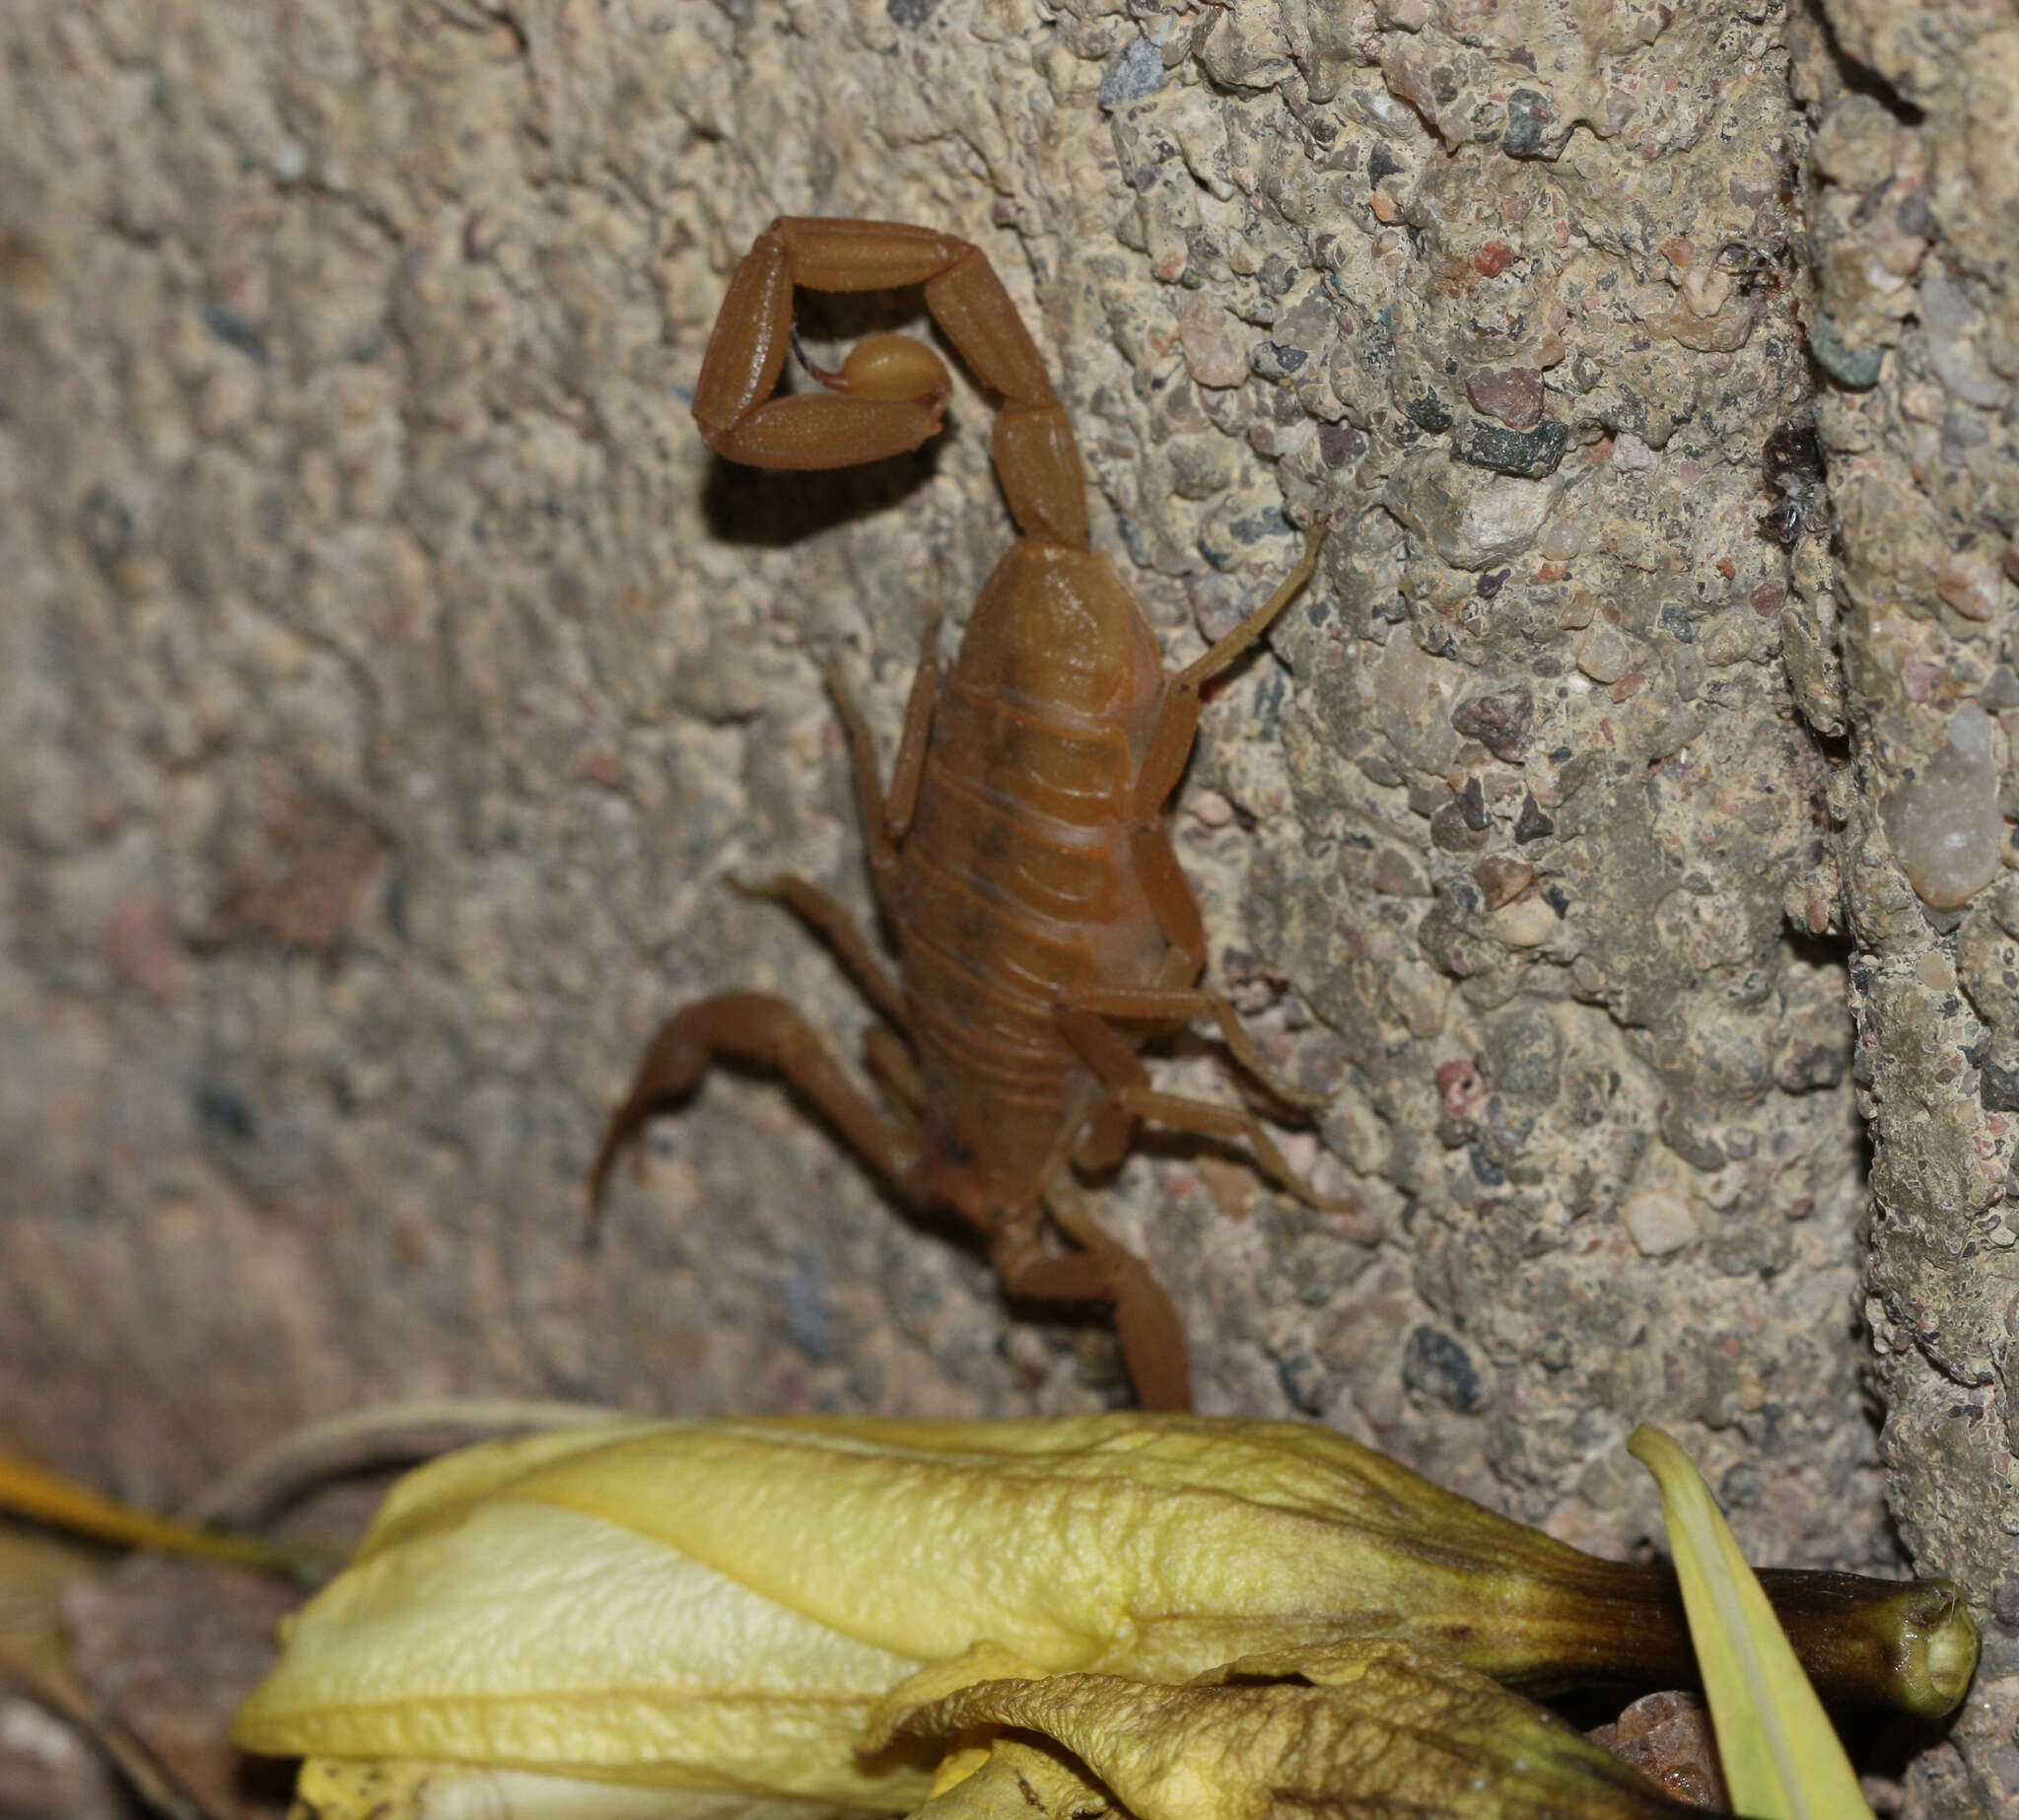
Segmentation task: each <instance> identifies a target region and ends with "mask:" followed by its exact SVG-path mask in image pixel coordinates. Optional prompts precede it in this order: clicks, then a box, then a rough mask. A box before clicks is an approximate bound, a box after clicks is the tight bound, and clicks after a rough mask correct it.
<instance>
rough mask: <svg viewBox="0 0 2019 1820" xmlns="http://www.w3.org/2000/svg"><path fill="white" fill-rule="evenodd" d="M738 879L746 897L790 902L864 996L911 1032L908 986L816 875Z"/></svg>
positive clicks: (892, 1022) (789, 906) (787, 905)
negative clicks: (905, 987) (887, 968)
mask: <svg viewBox="0 0 2019 1820" xmlns="http://www.w3.org/2000/svg"><path fill="white" fill-rule="evenodd" d="M732 882H734V883H735V887H736V889H737V890H739V891H740V892H742V893H743V895H744V896H745V897H768V898H771V899H772V900H773V901H774V902H777V903H781V904H784V905H785V907H786V908H787V909H788V910H790V911H791V912H792V913H793V915H795V916H796V917H798V918H799V919H800V921H801V922H802V923H803V924H805V926H806V927H807V928H808V929H810V930H811V931H812V932H813V933H814V934H815V935H816V936H818V937H819V938H820V940H821V941H823V942H824V943H826V944H827V945H828V946H829V947H830V948H832V949H833V950H834V954H835V958H836V959H838V960H839V961H840V962H841V964H842V966H843V967H844V968H845V969H847V972H848V976H849V978H850V979H852V980H854V981H855V983H856V984H857V985H858V986H860V987H861V988H862V989H863V996H864V998H866V999H868V1000H869V1001H870V1004H871V1005H873V1006H874V1007H875V1008H876V1012H877V1015H879V1016H881V1017H883V1018H885V1019H886V1020H887V1021H889V1022H890V1023H891V1024H893V1025H894V1026H895V1027H896V1028H898V1029H900V1030H903V1031H906V1032H909V1031H910V1029H911V1012H910V1009H909V1008H908V1007H907V1006H906V1004H905V1002H904V993H903V990H902V989H901V988H900V987H899V986H898V984H897V982H896V981H895V980H893V979H892V978H891V977H890V975H889V974H888V973H887V972H886V971H885V970H884V967H883V963H882V962H881V961H880V960H878V959H877V958H876V950H875V949H874V948H872V947H871V946H870V939H869V937H868V936H866V935H864V934H863V932H862V931H861V930H860V929H859V928H857V927H856V920H855V918H854V917H852V916H851V915H849V913H848V910H847V909H846V908H845V907H844V906H843V905H842V904H841V903H839V902H838V901H837V900H836V899H835V898H833V897H832V896H830V895H829V894H828V893H827V892H826V891H823V890H822V889H821V888H820V887H819V886H818V885H817V884H814V883H813V882H812V881H811V880H810V879H806V878H795V877H793V876H791V875H781V876H779V877H776V878H765V879H762V880H760V881H759V882H757V883H754V884H747V883H744V882H742V881H741V880H734V881H732Z"/></svg>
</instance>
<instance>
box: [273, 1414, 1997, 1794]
mask: <svg viewBox="0 0 2019 1820" xmlns="http://www.w3.org/2000/svg"><path fill="white" fill-rule="evenodd" d="M1818 1577H1827V1578H1828V1580H1829V1583H1830V1594H1831V1596H1830V1598H1829V1600H1826V1601H1823V1602H1821V1604H1820V1605H1819V1607H1818V1609H1819V1612H1820V1613H1821V1615H1820V1616H1815V1615H1812V1616H1811V1617H1810V1618H1807V1619H1804V1620H1802V1623H1804V1624H1806V1625H1807V1626H1808V1628H1809V1631H1810V1633H1811V1634H1812V1635H1811V1643H1810V1645H1809V1647H1810V1653H1811V1655H1812V1656H1814V1657H1815V1658H1816V1659H1820V1660H1824V1661H1826V1662H1829V1663H1833V1664H1835V1669H1834V1672H1837V1673H1838V1675H1839V1682H1840V1686H1852V1687H1855V1688H1856V1689H1857V1691H1860V1692H1862V1693H1864V1694H1866V1695H1867V1696H1873V1695H1876V1696H1877V1697H1880V1698H1888V1699H1892V1700H1895V1701H1896V1702H1899V1703H1902V1704H1916V1703H1917V1704H1918V1705H1919V1707H1920V1709H1921V1710H1930V1708H1932V1709H1933V1710H1942V1707H1943V1706H1944V1705H1953V1704H1954V1701H1955V1700H1956V1699H1957V1698H1960V1696H1961V1692H1962V1688H1961V1685H1956V1686H1954V1687H1950V1686H1947V1685H1939V1684H1938V1682H1939V1681H1940V1677H1938V1676H1937V1677H1931V1675H1930V1671H1929V1662H1930V1656H1931V1651H1930V1648H1929V1646H1928V1640H1929V1638H1930V1637H1931V1636H1932V1637H1934V1638H1937V1639H1941V1638H1951V1639H1953V1636H1954V1634H1955V1632H1956V1627H1957V1626H1959V1625H1960V1626H1962V1627H1963V1628H1964V1629H1965V1630H1967V1629H1968V1619H1967V1617H1963V1616H1961V1615H1960V1607H1959V1606H1958V1604H1957V1601H1956V1600H1955V1598H1954V1595H1953V1592H1952V1591H1946V1590H1943V1589H1941V1588H1934V1589H1930V1588H1927V1587H1905V1588H1903V1587H1899V1586H1894V1585H1888V1584H1881V1583H1879V1582H1866V1581H1853V1580H1850V1579H1849V1578H1848V1576H1845V1575H1834V1576H1818ZM1794 1579H1795V1580H1799V1579H1800V1576H1794ZM1860 1588H1862V1589H1863V1590H1860ZM1792 1589H1793V1590H1794V1591H1799V1590H1800V1588H1799V1586H1793V1588H1792ZM1777 1602H1778V1601H1777ZM1916 1625H1918V1626H1919V1629H1918V1630H1915V1626H1916ZM1846 1637H1848V1638H1850V1639H1851V1640H1852V1641H1853V1642H1854V1643H1856V1645H1857V1646H1856V1647H1846V1646H1845V1638H1846ZM1356 1638H1359V1639H1370V1638H1383V1639H1390V1640H1395V1641H1399V1642H1403V1643H1407V1644H1409V1645H1412V1646H1413V1647H1414V1648H1415V1649H1417V1650H1419V1651H1421V1652H1423V1653H1424V1654H1426V1655H1434V1656H1437V1657H1440V1658H1443V1659H1446V1660H1450V1661H1455V1662H1457V1663H1460V1664H1463V1665H1465V1666H1468V1667H1470V1668H1471V1669H1473V1670H1475V1671H1478V1672H1481V1673H1484V1674H1487V1675H1490V1676H1492V1677H1493V1678H1494V1679H1496V1680H1497V1681H1502V1682H1509V1683H1518V1684H1523V1685H1528V1686H1533V1687H1539V1686H1555V1687H1562V1686H1567V1685H1572V1684H1575V1683H1577V1682H1579V1681H1583V1680H1595V1679H1597V1680H1602V1679H1635V1678H1645V1677H1648V1676H1655V1677H1664V1678H1668V1679H1671V1680H1677V1679H1683V1678H1687V1677H1688V1675H1689V1673H1690V1654H1689V1641H1688V1636H1687V1632H1686V1630H1685V1628H1684V1624H1683V1620H1682V1611H1681V1603H1680V1599H1679V1597H1678V1595H1677V1592H1676V1588H1675V1582H1674V1579H1673V1577H1672V1576H1669V1575H1665V1574H1664V1573H1662V1572H1660V1571H1657V1570H1652V1569H1645V1568H1638V1567H1631V1566H1624V1565H1619V1564H1614V1563H1607V1562H1601V1561H1597V1560H1594V1559H1593V1558H1591V1557H1589V1556H1586V1555H1583V1554H1580V1553H1578V1552H1577V1551H1576V1550H1574V1549H1571V1548H1567V1547H1566V1546H1565V1545H1563V1544H1561V1543H1559V1542H1556V1541H1553V1540H1552V1539H1551V1538H1549V1537H1547V1536H1544V1535H1542V1534H1540V1533H1539V1532H1537V1531H1535V1530H1531V1529H1526V1528H1523V1527H1522V1526H1521V1525H1519V1524H1516V1523H1513V1522H1510V1521H1508V1520H1507V1519H1505V1518H1503V1517H1499V1516H1497V1515H1495V1514H1494V1513H1492V1512H1491V1511H1488V1510H1486V1509H1484V1508H1482V1507H1481V1506H1480V1505H1475V1504H1472V1503H1470V1502H1469V1501H1467V1500H1465V1499H1462V1498H1458V1497H1456V1496H1454V1495H1452V1494H1450V1493H1448V1492H1443V1491H1440V1490H1438V1489H1437V1488H1436V1487H1435V1486H1432V1485H1430V1484H1429V1483H1428V1482H1427V1481H1426V1480H1424V1479H1422V1478H1420V1477H1419V1476H1418V1475H1416V1474H1415V1473H1412V1472H1410V1471H1408V1470H1407V1469H1406V1468H1404V1467H1402V1466H1399V1465H1397V1464H1396V1463H1395V1462H1393V1461H1391V1460H1388V1459H1385V1458H1383V1457H1382V1456H1381V1455H1379V1454H1377V1453H1374V1452H1372V1451H1371V1450H1369V1449H1367V1448H1364V1447H1361V1446H1359V1445H1358V1444H1356V1443H1355V1442H1353V1441H1350V1440H1348V1439H1346V1438H1345V1437H1344V1436H1342V1435H1335V1434H1332V1433H1330V1432H1328V1431H1326V1430H1323V1429H1318V1428H1311V1427H1303V1426H1298V1425H1293V1424H1287V1423H1274V1422H1247V1421H1236V1420H1215V1419H1212V1418H1206V1417H1186V1416H1150V1415H1143V1414H1137V1413H1127V1414H1117V1415H1110V1416H1098V1417H1085V1418H1075V1419H1070V1420H1064V1421H1043V1420H1032V1421H1016V1422H995V1423H969V1424H959V1423H916V1422H877V1421H819V1420H805V1421H797V1420H793V1421H767V1422H731V1423H651V1422H629V1423H612V1424H610V1425H609V1426H607V1427H600V1428H587V1429H572V1430H567V1431H563V1432H559V1433H555V1434H548V1435H536V1436H533V1437H531V1438H528V1439H523V1440H516V1441H506V1442H499V1443H494V1444H492V1445H488V1446H482V1447H476V1448H471V1449H469V1450H467V1451H465V1452H462V1453H457V1454H452V1455H449V1456H448V1457H446V1458H444V1459H442V1460H438V1461H436V1462H435V1463H434V1464H432V1465H430V1466H427V1467H424V1468H422V1469H421V1470H420V1471H418V1472H415V1473H413V1474H411V1475H409V1476H408V1477H407V1478H406V1479H404V1480H402V1481H401V1482H400V1484H399V1485H397V1486H396V1487H395V1488H394V1489H393V1491H392V1493H391V1494H390V1495H389V1496H388V1497H387V1499H386V1501H385V1505H384V1506H383V1509H382V1510H381V1512H380V1514H379V1517H378V1519H377V1521H376V1522H375V1523H374V1525H373V1527H372V1530H371V1532H370V1533H369V1534H368V1536H367V1537H366V1539H365V1542H364V1544H363V1545H362V1547H361V1548H360V1550H359V1553H358V1556H357V1558H356V1560H355V1561H354V1563H353V1564H352V1566H351V1567H350V1568H349V1569H348V1570H346V1571H345V1573H344V1574H343V1575H340V1576H339V1577H338V1578H337V1579H336V1580H335V1581H333V1582H332V1583H331V1584H330V1585H329V1586H328V1587H327V1588H325V1589H324V1590H323V1591H322V1592H321V1593H320V1594H318V1595H317V1596H316V1597H315V1598H314V1599H313V1600H312V1601H311V1602H310V1603H309V1605H307V1606H306V1607H305V1608H304V1609H303V1611H302V1612H301V1613H300V1614H299V1615H298V1616H297V1618H296V1619H295V1620H294V1622H293V1624H292V1626H291V1628H290V1630H289V1633H288V1647H287V1650H286V1653H285V1655H284V1657H283V1659H282V1661H281V1664H280V1666H279V1667H278V1668H277V1669H276V1670H275V1671H274V1673H273V1675H272V1676H271V1677H270V1678H269V1679H268V1680H267V1681H266V1682H265V1683H264V1684H263V1685H262V1686H261V1687H260V1688H258V1689H257V1690H256V1691H255V1692H254V1693H253V1694H252V1696H251V1697H250V1698H249V1699H248V1700H247V1702H246V1703H245V1706H244V1709H243V1710H242V1712H241V1714H240V1716H239V1721H238V1726H237V1732H236V1735H237V1737H238V1739H239V1741H240V1742H241V1743H242V1744H243V1745H244V1746H245V1747H246V1748H248V1749H251V1750H256V1751H263V1752H267V1753H269V1754H273V1755H294V1754H303V1755H308V1756H311V1757H313V1758H318V1759H348V1760H355V1761H359V1762H374V1763H378V1764H381V1765H397V1764H406V1765H410V1766H411V1765H440V1764H482V1765H489V1766H496V1767H498V1768H501V1769H505V1770H513V1771H519V1772H534V1773H538V1774H539V1775H542V1776H549V1777H556V1776H558V1777H563V1778H587V1779H590V1780H592V1781H602V1782H606V1783H626V1784H631V1785H641V1786H656V1787H661V1788H684V1789H694V1790H710V1789H714V1790H726V1791H733V1792H737V1793H740V1794H743V1795H751V1796H755V1795H766V1796H779V1797H796V1798H804V1799H810V1800H816V1801H821V1802H825V1803H830V1804H840V1805H843V1806H847V1807H852V1808H857V1809H864V1810H875V1811H898V1810H903V1809H907V1808H910V1807H914V1806H916V1805H917V1804H918V1802H919V1801H920V1800H921V1799H923V1798H924V1797H925V1794H926V1791H927V1788H928V1778H929V1773H930V1769H931V1761H932V1760H931V1759H930V1757H929V1756H923V1755H917V1754H914V1755H911V1756H907V1755H905V1753H904V1752H902V1751H900V1752H899V1753H898V1754H897V1755H895V1756H889V1755H885V1756H879V1757H874V1758H865V1757H863V1756H860V1755H859V1754H858V1752H857V1748H856V1747H857V1744H858V1742H859V1741H860V1739H861V1737H862V1735H863V1731H864V1727H865V1724H866V1722H867V1720H868V1717H869V1715H870V1710H871V1707H872V1706H873V1703H874V1702H875V1701H876V1700H877V1698H878V1697H879V1696H881V1695H883V1694H884V1693H885V1692H886V1691H887V1690H889V1689H891V1688H892V1687H893V1686H895V1685H897V1684H898V1683H899V1682H901V1681H903V1680H905V1679H906V1678H907V1677H908V1676H910V1675H912V1674H913V1673H914V1672H915V1671H917V1670H918V1669H920V1668H921V1667H922V1666H925V1665H929V1664H943V1663H946V1662H949V1661H951V1660H952V1659H953V1658H956V1657H959V1656H961V1655H962V1654H963V1653H964V1652H965V1651H967V1650H968V1649H969V1648H970V1647H971V1646H972V1645H976V1644H978V1643H982V1642H988V1643H992V1644H993V1645H997V1646H998V1647H999V1648H1000V1649H1002V1650H1006V1651H1008V1652H1010V1655H1011V1656H1013V1657H1014V1658H1015V1659H1016V1660H1017V1661H1018V1662H1020V1663H1022V1664H1025V1665H1027V1669H1028V1672H1030V1673H1033V1674H1039V1675H1056V1674H1062V1673H1069V1672H1079V1673H1086V1674H1095V1675H1103V1676H1114V1677H1120V1678H1122V1679H1125V1680H1129V1681H1139V1682H1160V1683H1173V1684H1174V1683H1179V1682H1184V1681H1188V1680H1191V1679H1192V1678H1194V1677H1196V1676H1199V1675H1201V1674H1204V1673H1209V1672H1211V1671H1213V1670H1216V1669H1218V1667H1219V1666H1220V1665H1222V1664H1224V1663H1228V1662H1231V1661H1233V1660H1235V1659H1236V1658H1237V1657H1243V1656H1254V1655H1267V1656H1269V1657H1271V1658H1274V1659H1278V1660H1283V1659H1288V1658H1289V1657H1292V1656H1295V1655H1299V1654H1302V1655H1309V1654H1310V1652H1312V1651H1313V1650H1316V1649H1319V1648H1321V1647H1322V1646H1325V1645H1332V1644H1336V1643H1338V1642H1340V1641H1341V1640H1346V1639H1356ZM1818 1640H1820V1641H1818ZM1796 1644H1797V1648H1798V1650H1799V1649H1801V1648H1802V1647H1803V1646H1804V1645H1803V1643H1802V1638H1801V1636H1800V1635H1797V1637H1796ZM1824 1645H1828V1646H1827V1647H1825V1646H1824ZM1932 1653H1933V1655H1934V1656H1935V1657H1936V1659H1937V1665H1938V1666H1940V1665H1942V1664H1953V1662H1954V1660H1955V1659H1956V1657H1957V1651H1956V1650H1955V1649H1954V1648H1953V1647H1951V1648H1949V1649H1948V1650H1947V1651H1946V1652H1944V1651H1941V1650H1935V1651H1933V1652H1932ZM1972 1653H1973V1654H1974V1651H1972ZM1966 1679H1967V1671H1966ZM316 1773H317V1774H321V1773H322V1771H321V1770H320V1769H318V1770H317V1772H316ZM325 1811H326V1812H328V1813H330V1814H332V1815H334V1814H336V1813H339V1812H342V1811H346V1810H343V1809H340V1808H336V1807H333V1806H332V1807H328V1808H326V1809H325ZM357 1811H360V1812H362V1811H368V1810H365V1809H359V1810H357ZM406 1811H409V1812H412V1813H415V1814H422V1813H426V1812H427V1811H429V1810H428V1809H426V1808H425V1807H422V1806H418V1805H416V1806H412V1807H410V1808H409V1809H407V1810H406ZM444 1811H447V1810H446V1809H445V1810H444ZM507 1811H515V1812H516V1811H519V1810H517V1809H509V1810H507ZM524 1811H526V1812H533V1811H535V1810H534V1809H531V1808H526V1809H525V1810H524ZM556 1811H557V1812H558V1811H560V1810H558V1809H557V1810H556Z"/></svg>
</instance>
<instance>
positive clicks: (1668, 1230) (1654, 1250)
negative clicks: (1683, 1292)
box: [1621, 1192, 1697, 1258]
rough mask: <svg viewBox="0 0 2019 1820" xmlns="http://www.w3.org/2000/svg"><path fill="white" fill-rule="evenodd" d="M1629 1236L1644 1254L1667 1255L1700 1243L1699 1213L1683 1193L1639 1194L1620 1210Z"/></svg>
mask: <svg viewBox="0 0 2019 1820" xmlns="http://www.w3.org/2000/svg"><path fill="white" fill-rule="evenodd" d="M1621 1215H1622V1218H1624V1219H1625V1221H1626V1223H1627V1236H1628V1237H1629V1238H1631V1239H1632V1240H1633V1241H1634V1249H1635V1250H1636V1251H1637V1252H1639V1253H1640V1255H1641V1256H1642V1257H1649V1258H1665V1257H1667V1256H1668V1255H1669V1253H1670V1252H1672V1251H1680V1250H1682V1248H1683V1247H1684V1246H1685V1245H1692V1244H1695V1243H1696V1242H1697V1216H1696V1215H1695V1214H1694V1213H1692V1212H1691V1211H1690V1204H1689V1202H1687V1201H1686V1200H1684V1199H1683V1198H1682V1196H1681V1195H1674V1194H1663V1193H1659V1192H1653V1193H1648V1194H1636V1196H1634V1198H1633V1199H1632V1200H1631V1201H1629V1202H1628V1203H1627V1205H1626V1206H1625V1207H1624V1208H1623V1209H1622V1210H1621Z"/></svg>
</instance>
